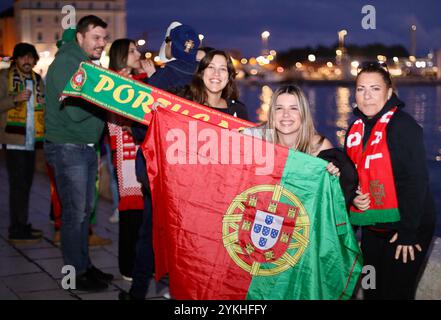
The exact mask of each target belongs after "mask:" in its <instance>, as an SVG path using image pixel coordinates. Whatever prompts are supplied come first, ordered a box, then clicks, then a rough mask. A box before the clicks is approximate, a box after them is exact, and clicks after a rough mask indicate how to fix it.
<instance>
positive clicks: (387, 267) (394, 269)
mask: <svg viewBox="0 0 441 320" xmlns="http://www.w3.org/2000/svg"><path fill="white" fill-rule="evenodd" d="M393 234H394V232H388V233H379V232H375V231H372V230H370V229H369V228H367V227H363V228H362V237H361V251H362V252H363V257H364V264H365V265H371V266H373V267H375V275H376V279H375V280H376V281H375V282H376V289H368V290H364V298H365V300H413V299H415V293H416V289H417V285H418V275H419V273H420V272H421V268H422V267H423V264H424V260H425V258H426V254H427V251H428V248H429V245H430V243H431V240H432V236H433V228H431V227H429V228H427V229H426V230H424V232H422V233H420V234H419V237H418V238H419V244H420V246H421V248H422V252H419V251H418V250H415V260H414V261H410V257H409V255H408V256H407V259H408V261H407V263H403V259H402V255H400V259H399V260H395V251H396V248H397V243H398V242H399V241H396V242H395V243H389V240H390V239H391V238H392V236H393Z"/></svg>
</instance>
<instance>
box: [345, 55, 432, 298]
mask: <svg viewBox="0 0 441 320" xmlns="http://www.w3.org/2000/svg"><path fill="white" fill-rule="evenodd" d="M355 97H356V102H357V105H358V107H357V108H355V110H354V114H355V116H356V117H357V118H358V119H357V120H356V121H355V122H354V123H353V124H352V125H351V126H350V128H349V130H348V135H347V137H346V142H345V148H346V152H347V154H348V156H349V157H350V158H351V160H352V161H353V162H354V163H355V164H356V166H357V171H358V176H359V180H360V183H359V190H358V191H357V196H356V197H355V199H354V206H353V207H351V210H350V211H351V212H350V220H351V223H352V224H353V225H357V226H362V239H361V249H362V251H363V255H364V262H365V265H371V266H373V267H375V271H376V289H370V290H365V292H364V293H365V295H364V296H365V298H366V299H414V297H415V291H416V285H417V276H418V273H419V272H420V269H421V267H422V265H423V262H424V258H425V256H426V254H427V250H428V247H429V245H430V242H431V240H432V236H433V231H434V226H435V209H434V203H433V199H432V195H431V193H430V190H429V177H428V171H427V167H426V157H425V154H426V153H425V149H424V143H423V130H422V128H421V127H420V126H419V125H418V124H417V123H416V121H415V120H414V119H413V118H412V117H411V116H410V115H409V114H407V113H405V112H404V111H402V109H403V107H404V103H403V102H402V101H400V100H399V99H398V97H397V96H396V95H395V94H394V93H393V88H392V82H391V78H390V74H389V72H388V70H387V69H386V68H385V67H384V66H383V65H380V64H378V63H368V64H365V65H364V67H363V68H361V70H360V71H359V73H358V75H357V78H356V94H355Z"/></svg>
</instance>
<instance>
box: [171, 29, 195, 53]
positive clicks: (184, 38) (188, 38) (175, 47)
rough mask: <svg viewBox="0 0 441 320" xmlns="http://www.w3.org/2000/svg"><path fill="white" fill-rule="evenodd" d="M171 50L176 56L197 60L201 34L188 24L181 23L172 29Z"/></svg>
mask: <svg viewBox="0 0 441 320" xmlns="http://www.w3.org/2000/svg"><path fill="white" fill-rule="evenodd" d="M170 40H171V42H172V43H171V46H172V47H171V50H172V55H173V57H174V58H176V59H178V60H185V61H195V60H196V52H197V50H198V48H199V44H200V41H199V36H198V34H197V33H196V31H194V29H193V28H192V27H190V26H188V25H185V24H183V25H180V26H177V27H176V28H174V29H172V30H171V31H170Z"/></svg>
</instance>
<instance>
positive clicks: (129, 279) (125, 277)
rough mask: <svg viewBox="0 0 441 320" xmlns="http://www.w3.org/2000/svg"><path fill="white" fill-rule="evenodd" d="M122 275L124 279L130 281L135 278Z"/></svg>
mask: <svg viewBox="0 0 441 320" xmlns="http://www.w3.org/2000/svg"><path fill="white" fill-rule="evenodd" d="M121 277H122V278H123V279H124V280H126V281H130V282H132V281H133V278H130V277H127V276H123V275H121Z"/></svg>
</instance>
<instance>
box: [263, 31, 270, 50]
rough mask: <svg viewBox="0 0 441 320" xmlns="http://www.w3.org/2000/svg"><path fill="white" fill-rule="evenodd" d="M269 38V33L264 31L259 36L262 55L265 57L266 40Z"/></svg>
mask: <svg viewBox="0 0 441 320" xmlns="http://www.w3.org/2000/svg"><path fill="white" fill-rule="evenodd" d="M269 36H270V33H269V31H264V32H262V34H261V37H262V55H266V54H267V53H268V38H269Z"/></svg>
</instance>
